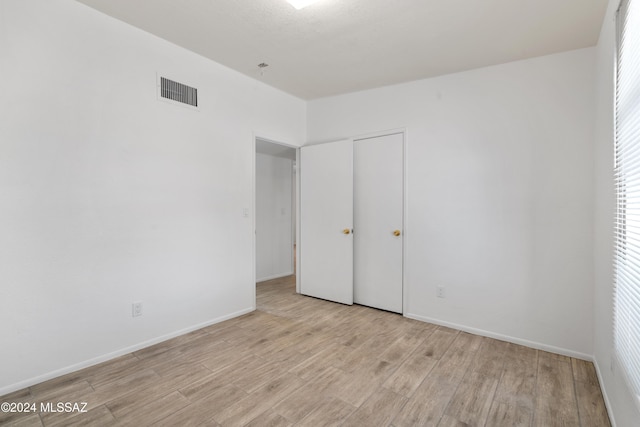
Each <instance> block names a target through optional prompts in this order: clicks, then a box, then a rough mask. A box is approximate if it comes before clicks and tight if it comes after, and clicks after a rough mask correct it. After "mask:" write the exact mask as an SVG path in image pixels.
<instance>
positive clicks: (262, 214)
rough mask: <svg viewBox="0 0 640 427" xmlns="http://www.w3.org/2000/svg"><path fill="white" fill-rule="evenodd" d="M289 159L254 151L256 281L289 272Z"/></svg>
mask: <svg viewBox="0 0 640 427" xmlns="http://www.w3.org/2000/svg"><path fill="white" fill-rule="evenodd" d="M292 195H293V160H290V159H284V158H280V157H275V156H270V155H267V154H260V153H258V154H256V280H257V281H261V280H269V279H274V278H276V277H282V276H288V275H290V274H293V217H292V207H293V200H292V199H291V198H292Z"/></svg>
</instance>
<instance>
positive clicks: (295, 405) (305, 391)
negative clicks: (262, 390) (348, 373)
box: [273, 368, 338, 423]
mask: <svg viewBox="0 0 640 427" xmlns="http://www.w3.org/2000/svg"><path fill="white" fill-rule="evenodd" d="M333 369H335V368H333ZM337 379H338V378H337V377H336V381H337ZM327 388H328V387H325V388H324V389H323V388H322V387H318V385H317V384H314V383H311V384H305V385H303V386H302V387H300V388H299V389H298V390H296V392H295V393H293V394H292V395H291V396H289V397H288V398H286V399H282V400H281V401H280V402H279V403H277V404H276V405H275V406H274V407H273V410H274V411H275V412H276V413H278V414H280V415H282V416H283V417H285V418H286V419H288V420H290V421H291V422H293V423H296V422H298V421H300V420H301V419H303V418H304V417H306V416H307V415H309V414H310V413H311V412H312V411H313V410H314V409H316V408H317V407H318V406H319V405H320V404H321V403H322V400H323V399H324V398H325V397H327V395H326V394H325V393H324V392H323V391H322V390H326V389H327Z"/></svg>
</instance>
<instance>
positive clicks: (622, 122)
mask: <svg viewBox="0 0 640 427" xmlns="http://www.w3.org/2000/svg"><path fill="white" fill-rule="evenodd" d="M639 8H640V1H639V0H635V1H634V0H622V2H621V4H620V9H619V11H618V24H617V28H618V48H617V50H618V52H617V64H616V65H617V66H616V98H615V99H616V101H615V102H616V103H615V109H616V114H615V188H616V200H617V201H616V204H617V205H616V219H615V259H614V274H615V277H614V280H615V291H614V334H613V335H614V347H615V354H616V358H617V360H618V363H619V364H620V366H621V368H622V371H623V374H624V375H625V377H626V380H627V382H628V384H629V386H630V388H631V391H632V392H633V393H634V394H635V396H636V403H638V402H639V401H640V10H639Z"/></svg>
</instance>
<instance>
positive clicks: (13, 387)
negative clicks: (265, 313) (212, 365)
mask: <svg viewBox="0 0 640 427" xmlns="http://www.w3.org/2000/svg"><path fill="white" fill-rule="evenodd" d="M252 311H255V307H251V308H245V309H244V310H240V311H236V312H235V313H231V314H227V315H225V316H221V317H218V318H215V319H212V320H208V321H206V322H203V323H200V324H197V325H193V326H189V327H188V328H184V329H180V330H179V331H175V332H171V333H169V334H166V335H162V336H159V337H156V338H153V339H150V340H147V341H143V342H141V343H138V344H135V345H132V346H129V347H125V348H122V349H120V350H116V351H114V352H111V353H107V354H104V355H102V356H98V357H94V358H92V359H89V360H85V361H83V362H80V363H76V364H73V365H71V366H67V367H64V368H61V369H56V370H55V371H51V372H48V373H46V374H43V375H38V376H37V377H33V378H29V379H28V380H24V381H20V382H18V383H15V384H11V385H8V386H5V387H2V388H0V396H4V395H5V394H9V393H13V392H14V391H18V390H22V389H23V388H26V387H30V386H32V385H35V384H39V383H41V382H44V381H48V380H51V379H53V378H57V377H60V376H62V375H66V374H69V373H71V372H75V371H79V370H80V369H84V368H88V367H90V366H94V365H97V364H99V363H102V362H106V361H108V360H111V359H115V358H116V357H120V356H124V355H125V354H129V353H133V352H134V351H138V350H141V349H143V348H146V347H149V346H152V345H154V344H158V343H160V342H163V341H167V340H170V339H171V338H175V337H178V336H180V335H184V334H187V333H189V332H193V331H195V330H198V329H202V328H205V327H207V326H211V325H214V324H216V323H220V322H224V321H225V320H229V319H233V318H234V317H238V316H242V315H243V314H247V313H251V312H252Z"/></svg>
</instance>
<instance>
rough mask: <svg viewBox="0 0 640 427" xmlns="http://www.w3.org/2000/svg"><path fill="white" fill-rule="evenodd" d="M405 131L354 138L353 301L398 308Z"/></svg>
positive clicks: (384, 308) (387, 308) (400, 277)
mask: <svg viewBox="0 0 640 427" xmlns="http://www.w3.org/2000/svg"><path fill="white" fill-rule="evenodd" d="M403 139H404V136H403V134H394V135H386V136H380V137H375V138H368V139H362V140H357V141H355V143H354V190H353V191H354V236H353V238H354V295H353V297H354V298H353V299H354V302H356V303H358V304H362V305H367V306H370V307H376V308H380V309H383V310H388V311H393V312H396V313H402V256H403V255H402V250H403V249H402V247H403V245H402V240H403V233H404V230H403V205H404V202H403V194H404V190H403V182H404V178H403V175H404V172H403V170H404V168H403V164H404V141H403Z"/></svg>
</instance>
